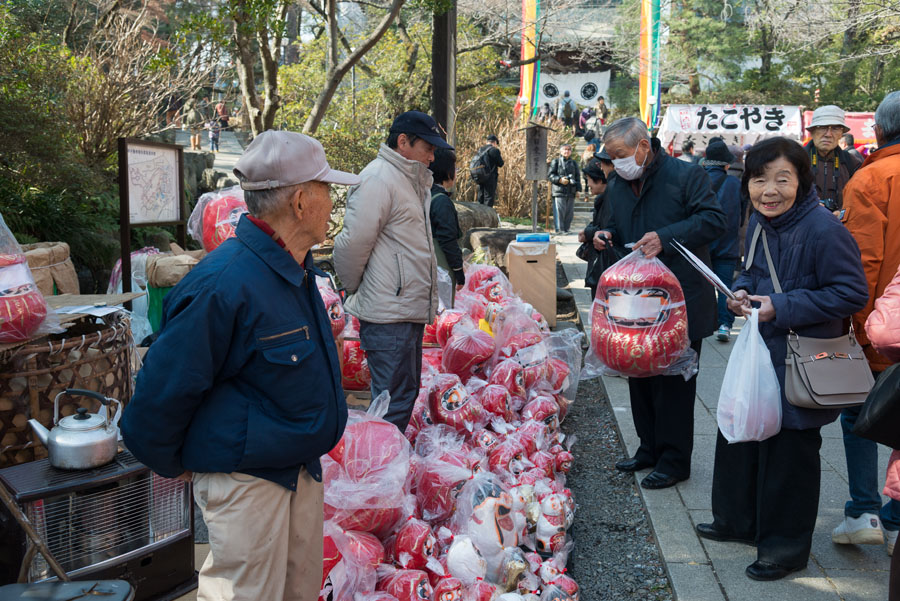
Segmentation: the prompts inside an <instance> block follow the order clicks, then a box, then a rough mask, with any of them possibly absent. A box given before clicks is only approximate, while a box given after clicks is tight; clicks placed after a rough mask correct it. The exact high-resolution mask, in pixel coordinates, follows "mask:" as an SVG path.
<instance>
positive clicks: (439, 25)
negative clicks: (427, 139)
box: [431, 1, 456, 146]
mask: <svg viewBox="0 0 900 601" xmlns="http://www.w3.org/2000/svg"><path fill="white" fill-rule="evenodd" d="M433 24H434V35H433V37H432V43H431V91H432V94H431V97H432V114H433V116H434V120H435V121H437V123H438V125H439V126H440V127H442V128H443V129H444V131H445V132H447V141H448V142H449V143H450V144H452V145H453V146H456V2H455V1H454V2H453V6H452V7H451V8H449V9H448V10H447V12H445V13H444V14H441V15H439V14H436V13H435V15H434V20H433Z"/></svg>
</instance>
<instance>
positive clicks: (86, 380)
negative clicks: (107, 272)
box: [0, 312, 134, 468]
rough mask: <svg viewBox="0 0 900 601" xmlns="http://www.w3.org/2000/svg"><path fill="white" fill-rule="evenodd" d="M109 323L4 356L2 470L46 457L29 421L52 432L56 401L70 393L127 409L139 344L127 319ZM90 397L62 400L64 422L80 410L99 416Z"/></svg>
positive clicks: (116, 317) (82, 326) (0, 367)
mask: <svg viewBox="0 0 900 601" xmlns="http://www.w3.org/2000/svg"><path fill="white" fill-rule="evenodd" d="M106 322H107V323H89V322H87V321H82V322H78V323H76V324H75V325H73V326H72V327H70V328H69V329H68V330H67V331H66V332H65V333H64V334H56V335H51V336H48V337H46V338H41V339H40V341H37V342H35V343H32V344H28V345H25V346H20V347H16V348H14V349H10V350H7V351H2V352H0V468H4V467H9V466H11V465H17V464H20V463H25V462H28V461H34V460H35V459H43V458H44V457H46V456H47V449H46V448H45V447H44V446H43V445H41V444H40V442H39V441H38V439H37V437H36V436H35V435H34V433H33V432H32V431H31V426H29V425H28V420H29V419H31V418H34V419H37V420H38V421H39V422H40V423H42V424H43V425H44V426H45V427H47V428H48V429H49V428H51V427H52V426H53V400H54V399H55V398H56V395H57V394H59V393H60V392H62V391H63V390H65V389H66V388H82V389H85V390H93V391H95V392H99V393H100V394H103V395H105V396H108V397H112V398H114V399H118V400H119V401H121V402H122V405H123V406H124V405H125V404H126V403H128V401H129V400H131V394H132V377H131V374H132V365H131V360H132V354H133V351H134V341H133V339H132V336H131V327H130V323H129V320H128V318H127V317H126V316H125V314H124V313H121V312H119V313H113V314H111V315H109V316H107V318H106ZM96 405H97V403H96V401H92V400H91V399H88V398H85V397H68V396H66V397H63V398H61V399H60V407H59V412H60V417H62V416H66V415H71V414H73V413H75V410H76V409H77V408H78V407H82V406H83V407H86V408H88V410H89V411H91V412H96V411H97V410H98V407H97V406H96Z"/></svg>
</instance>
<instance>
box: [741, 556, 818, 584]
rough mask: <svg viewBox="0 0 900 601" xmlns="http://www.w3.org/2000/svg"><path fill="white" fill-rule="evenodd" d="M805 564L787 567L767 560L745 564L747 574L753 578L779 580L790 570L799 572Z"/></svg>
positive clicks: (790, 571)
mask: <svg viewBox="0 0 900 601" xmlns="http://www.w3.org/2000/svg"><path fill="white" fill-rule="evenodd" d="M804 568H806V566H797V567H793V568H792V567H789V566H783V565H779V564H777V563H769V562H767V561H759V560H757V561H754V562H753V563H751V564H750V565H749V566H747V570H746V573H747V576H749V577H750V578H752V579H753V580H780V579H781V578H784V577H785V576H787V575H788V574H790V573H792V572H799V571H800V570H802V569H804Z"/></svg>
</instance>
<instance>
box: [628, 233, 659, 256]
mask: <svg viewBox="0 0 900 601" xmlns="http://www.w3.org/2000/svg"><path fill="white" fill-rule="evenodd" d="M634 250H641V251H643V253H644V256H645V257H647V258H648V259H652V258H653V257H655V256H656V255H658V254H659V253H661V252H662V240H660V239H659V234H657V233H656V232H647V233H646V234H644V236H643V237H642V238H641V239H640V240H638V241H637V242H635V243H634Z"/></svg>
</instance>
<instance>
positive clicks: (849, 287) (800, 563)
mask: <svg viewBox="0 0 900 601" xmlns="http://www.w3.org/2000/svg"><path fill="white" fill-rule="evenodd" d="M812 184H813V181H812V171H811V169H810V163H809V156H808V155H807V154H806V152H805V151H804V150H803V147H801V146H800V145H799V144H797V143H796V142H794V141H792V140H788V139H787V138H771V139H768V140H764V141H762V142H760V143H758V144H756V145H755V146H754V147H753V148H752V149H751V150H750V151H749V152H748V154H747V157H746V160H745V171H744V177H743V181H742V187H743V190H744V192H745V193H748V194H749V197H750V201H751V203H752V204H753V208H754V212H753V215H752V217H751V218H750V223H749V227H748V229H747V244H746V246H747V249H746V250H747V252H746V253H745V254H746V255H747V256H748V260H747V261H748V263H747V265H749V267H747V266H745V268H744V270H743V271H742V273H741V275H740V277H738V279H737V281H736V282H735V283H734V285H733V289H734V290H735V296H736V297H737V300H736V301H735V300H730V301H729V303H728V307H729V309H731V310H732V311H733V312H735V313H738V314H743V315H748V314H749V313H750V310H751V303H754V304H758V305H759V321H760V324H759V329H760V334H762V337H763V339H764V340H765V342H766V346H767V347H768V349H769V353H770V355H771V357H772V363H773V365H774V366H775V371H776V373H777V374H778V382H779V385H780V387H781V391H782V393H781V406H782V414H783V417H782V425H781V431H780V432H779V433H778V434H776V435H775V436H773V437H772V438H769V439H767V440H764V441H762V442H743V443H735V444H728V443H727V442H726V440H725V438H724V437H723V436H722V434H721V432H720V433H719V434H718V438H717V440H716V456H715V468H714V471H713V487H712V510H713V522H712V523H711V524H698V525H697V533H698V534H699V535H700V536H702V537H704V538H709V539H713V540H720V541H736V542H743V543H747V544H751V545H756V547H757V560H756V561H755V562H754V563H752V564H751V565H750V566H748V567H747V575H748V576H749V577H750V578H753V579H755V580H776V579H779V578H783V577H784V576H786V575H788V574H790V573H791V572H795V571H798V570H802V569H803V568H805V567H806V563H807V561H808V560H809V552H810V547H811V546H812V535H813V529H814V527H815V524H816V514H817V512H818V506H819V485H820V478H821V475H820V474H821V473H820V460H819V448H820V447H821V444H822V435H821V433H820V428H821V427H822V426H823V425H825V424H828V423H830V422H832V421H834V420H835V419H837V417H838V415H839V414H840V410H829V409H824V410H821V409H820V410H817V409H801V408H798V407H795V406H793V405H791V404H790V403H788V402H787V400H786V399H785V397H784V375H785V358H786V354H787V338H786V337H787V334H788V332H789V331H790V330H793V331H795V332H797V333H798V334H800V335H801V336H810V337H813V338H836V337H838V336H841V335H842V334H846V330H845V329H844V320H845V319H846V318H848V317H849V316H850V315H852V314H853V313H855V312H856V311H859V310H860V309H861V308H862V307H863V306H864V305H865V304H866V300H867V299H868V288H867V285H866V279H865V275H864V273H863V269H862V263H861V262H860V255H859V248H858V247H857V246H856V242H855V241H854V240H853V237H852V236H851V235H850V233H849V232H848V231H847V230H846V229H845V228H844V226H843V225H841V223H840V221H838V220H837V219H836V218H835V217H834V215H832V213H831V212H830V211H828V210H827V209H825V208H824V207H822V206H821V205H820V204H819V201H818V198H817V196H816V190H815V187H814V186H813V185H812ZM757 225H759V226H761V228H762V231H763V232H765V234H766V239H767V242H768V246H769V250H770V252H771V255H772V263H773V264H774V266H775V269H776V271H777V275H778V279H779V281H780V282H781V286H782V289H783V292H782V293H781V294H776V293H775V288H774V286H773V284H772V277H771V275H770V273H769V269H768V266H767V262H766V258H765V254H764V250H763V244H762V241H761V240H760V241H759V242H758V243H757V244H756V245H755V251H754V253H753V256H752V257H750V250H749V247H750V246H752V244H751V238H752V235H753V232H754V231H755V230H756V229H757Z"/></svg>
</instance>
